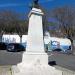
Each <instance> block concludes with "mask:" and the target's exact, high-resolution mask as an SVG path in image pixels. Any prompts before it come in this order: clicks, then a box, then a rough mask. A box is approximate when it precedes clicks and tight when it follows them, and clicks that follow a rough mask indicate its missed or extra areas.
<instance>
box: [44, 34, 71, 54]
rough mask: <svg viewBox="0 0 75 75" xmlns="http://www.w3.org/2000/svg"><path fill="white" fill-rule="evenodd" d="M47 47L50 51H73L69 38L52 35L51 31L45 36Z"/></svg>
mask: <svg viewBox="0 0 75 75" xmlns="http://www.w3.org/2000/svg"><path fill="white" fill-rule="evenodd" d="M44 45H45V49H46V50H48V51H61V52H65V53H68V52H71V51H72V47H71V41H70V39H68V38H58V37H50V35H49V33H46V35H45V36H44Z"/></svg>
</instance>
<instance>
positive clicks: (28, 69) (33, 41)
mask: <svg viewBox="0 0 75 75" xmlns="http://www.w3.org/2000/svg"><path fill="white" fill-rule="evenodd" d="M43 15H44V13H43V12H42V10H41V9H38V8H32V10H31V11H30V13H29V27H28V38H27V48H26V52H24V53H23V58H22V62H21V63H20V64H18V65H17V67H18V69H19V72H18V73H16V72H14V75H61V74H62V72H60V71H58V70H56V69H55V68H54V67H51V66H49V65H48V55H47V53H45V50H44V41H43V25H42V16H43Z"/></svg>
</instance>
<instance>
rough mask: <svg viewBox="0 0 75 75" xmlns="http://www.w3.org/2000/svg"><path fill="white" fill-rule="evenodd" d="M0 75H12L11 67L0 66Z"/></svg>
mask: <svg viewBox="0 0 75 75" xmlns="http://www.w3.org/2000/svg"><path fill="white" fill-rule="evenodd" d="M0 75H12V71H11V66H0Z"/></svg>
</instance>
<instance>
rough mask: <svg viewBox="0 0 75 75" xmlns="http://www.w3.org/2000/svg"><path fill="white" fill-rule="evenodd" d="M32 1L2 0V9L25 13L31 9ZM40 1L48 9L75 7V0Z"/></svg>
mask: <svg viewBox="0 0 75 75" xmlns="http://www.w3.org/2000/svg"><path fill="white" fill-rule="evenodd" d="M30 3H32V0H0V11H1V10H6V9H8V10H12V11H16V12H18V13H22V14H25V13H28V12H29V11H30V8H29V4H30ZM39 3H40V5H41V6H42V7H43V8H45V9H48V10H51V9H53V8H56V7H61V6H73V7H75V0H39Z"/></svg>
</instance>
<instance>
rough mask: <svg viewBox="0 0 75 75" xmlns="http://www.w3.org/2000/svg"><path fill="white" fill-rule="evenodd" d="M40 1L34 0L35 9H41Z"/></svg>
mask: <svg viewBox="0 0 75 75" xmlns="http://www.w3.org/2000/svg"><path fill="white" fill-rule="evenodd" d="M38 1H39V0H33V7H35V8H39V4H38Z"/></svg>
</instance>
